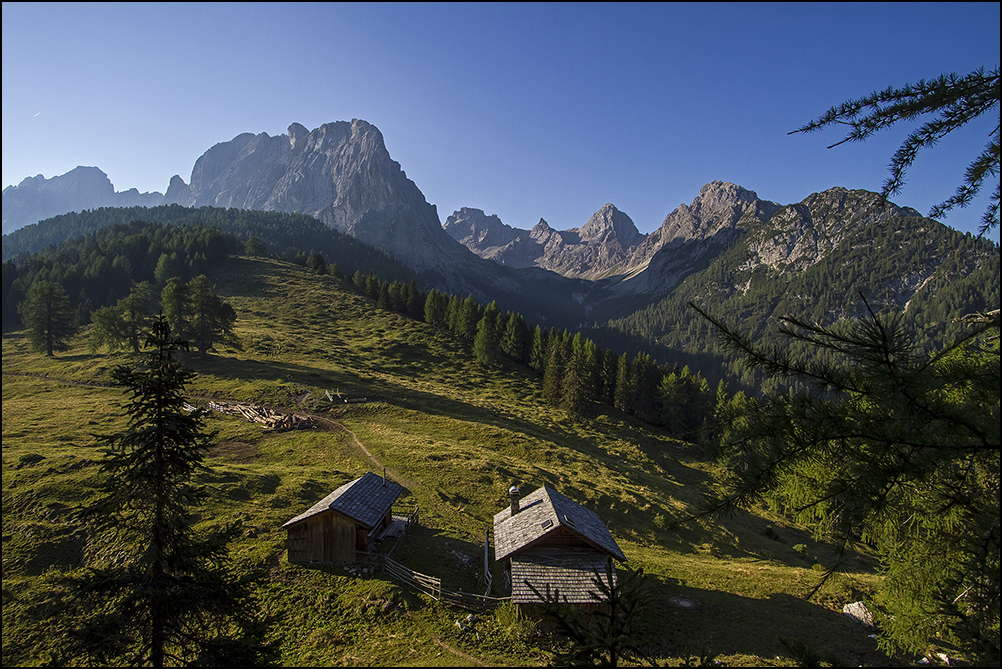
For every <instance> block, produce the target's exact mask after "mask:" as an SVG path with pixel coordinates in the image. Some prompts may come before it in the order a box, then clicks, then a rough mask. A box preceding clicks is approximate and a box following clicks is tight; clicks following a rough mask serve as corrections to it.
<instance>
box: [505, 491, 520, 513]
mask: <svg viewBox="0 0 1002 669" xmlns="http://www.w3.org/2000/svg"><path fill="white" fill-rule="evenodd" d="M508 495H509V496H510V497H511V515H513V516H514V515H515V514H516V513H518V510H519V506H518V488H516V487H515V486H512V487H510V488H508Z"/></svg>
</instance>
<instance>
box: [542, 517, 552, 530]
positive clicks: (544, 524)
mask: <svg viewBox="0 0 1002 669" xmlns="http://www.w3.org/2000/svg"><path fill="white" fill-rule="evenodd" d="M540 527H542V528H543V529H544V530H545V529H549V528H551V527H553V521H552V520H550V519H549V518H547V519H546V520H544V521H543V522H542V523H540Z"/></svg>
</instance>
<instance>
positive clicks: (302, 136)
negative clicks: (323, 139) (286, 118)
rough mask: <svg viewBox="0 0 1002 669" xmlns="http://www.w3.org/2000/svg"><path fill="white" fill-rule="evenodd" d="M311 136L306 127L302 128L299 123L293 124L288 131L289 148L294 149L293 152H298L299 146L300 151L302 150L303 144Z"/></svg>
mask: <svg viewBox="0 0 1002 669" xmlns="http://www.w3.org/2000/svg"><path fill="white" fill-rule="evenodd" d="M309 134H310V131H309V130H307V129H306V127H305V126H302V125H300V124H299V123H293V124H292V125H290V126H289V130H288V136H289V147H290V148H292V150H293V151H295V150H296V146H297V145H298V146H299V148H300V149H302V148H303V142H304V141H305V140H306V138H307V137H308V136H309Z"/></svg>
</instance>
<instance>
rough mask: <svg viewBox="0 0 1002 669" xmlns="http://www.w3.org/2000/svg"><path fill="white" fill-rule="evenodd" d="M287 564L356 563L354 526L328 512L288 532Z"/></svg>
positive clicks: (342, 517)
mask: <svg viewBox="0 0 1002 669" xmlns="http://www.w3.org/2000/svg"><path fill="white" fill-rule="evenodd" d="M286 548H287V549H288V551H289V562H338V561H341V562H352V561H353V560H354V559H355V522H354V521H353V520H351V519H350V518H348V517H346V516H342V515H341V514H340V513H337V512H335V511H327V512H324V513H321V514H318V515H316V516H313V517H311V518H307V519H306V520H304V521H303V522H301V523H297V524H295V525H293V526H292V527H290V528H289V529H288V539H287V540H286Z"/></svg>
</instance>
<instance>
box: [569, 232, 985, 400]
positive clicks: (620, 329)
mask: <svg viewBox="0 0 1002 669" xmlns="http://www.w3.org/2000/svg"><path fill="white" fill-rule="evenodd" d="M917 222H918V223H917ZM779 234H780V232H779V231H777V230H775V229H773V228H770V227H766V226H763V227H761V228H757V229H753V230H751V231H749V233H748V234H747V235H746V236H745V237H744V238H743V239H741V240H740V241H738V242H737V243H735V244H734V245H733V246H731V247H730V248H729V249H728V250H727V251H726V252H724V253H723V254H721V255H720V256H718V257H717V258H715V259H714V260H713V261H712V262H710V264H709V266H708V267H707V268H706V269H704V270H702V271H699V272H696V273H694V274H692V275H690V276H689V277H688V278H687V279H686V280H685V281H683V282H682V284H681V285H679V286H678V287H677V288H676V289H675V290H674V291H672V292H671V293H670V294H669V295H667V296H665V297H664V298H663V299H661V300H659V301H658V302H656V303H654V304H651V305H649V306H647V307H644V308H642V309H639V310H638V311H636V312H635V313H633V314H631V315H629V316H627V317H624V318H619V319H613V320H610V321H608V322H607V323H605V324H602V325H600V326H599V327H597V328H596V329H595V330H594V331H590V332H589V334H590V336H593V337H594V338H595V339H596V341H600V342H602V343H603V345H610V346H612V345H616V344H617V343H620V342H621V343H622V344H629V346H631V347H633V348H634V349H637V348H646V349H647V350H649V351H650V353H651V355H652V356H654V357H655V358H657V359H659V360H662V361H665V362H672V361H676V362H683V363H694V361H701V364H702V365H703V366H704V367H705V368H706V369H707V370H711V371H712V370H713V368H717V369H720V367H718V366H720V365H722V369H721V372H724V371H726V373H727V374H729V375H730V376H731V377H732V378H736V379H740V381H741V382H742V383H743V384H744V385H745V386H747V387H750V388H758V387H760V385H761V383H762V379H761V378H756V377H755V376H754V375H752V374H751V373H750V372H747V371H744V370H743V369H742V368H741V366H740V364H739V363H737V362H736V360H734V359H732V358H724V357H721V356H720V354H719V352H718V351H719V349H718V348H717V345H716V341H715V333H714V331H713V329H712V327H711V326H710V325H709V323H707V321H706V320H705V319H703V318H702V317H701V316H700V315H699V314H698V313H696V312H695V311H694V310H693V309H692V308H691V307H690V306H689V303H690V302H693V303H696V304H698V305H699V306H700V307H701V308H703V309H705V310H707V311H708V312H709V313H712V314H715V315H716V316H717V317H719V318H721V319H722V320H724V321H725V322H728V323H731V324H732V325H734V326H735V327H737V328H739V329H740V330H741V331H743V332H745V333H747V334H748V335H750V336H752V337H753V338H754V339H755V340H756V341H758V342H760V343H761V344H762V345H763V346H773V345H776V344H778V343H779V328H778V320H777V319H778V318H779V317H781V316H784V315H787V314H790V315H794V316H796V317H797V318H800V319H803V320H807V321H812V322H817V323H819V324H822V325H828V324H831V323H834V322H838V321H841V320H844V319H849V318H858V317H860V316H862V315H864V314H865V313H866V306H865V304H864V301H863V298H865V300H866V302H867V303H869V304H870V306H871V307H873V308H874V309H875V310H877V311H878V312H880V313H883V314H891V313H899V314H901V315H902V316H903V317H904V318H905V319H906V320H907V322H908V323H909V324H910V325H911V327H913V328H914V329H915V330H916V331H917V337H918V341H920V342H922V343H924V344H926V345H928V346H930V347H931V346H935V345H938V344H941V343H942V342H943V341H944V340H945V339H947V338H949V337H951V336H955V335H957V334H958V333H959V332H960V331H961V328H960V326H958V325H956V324H954V323H953V320H954V319H955V318H958V317H960V316H962V315H963V314H967V313H972V312H974V311H979V310H982V311H983V310H991V309H996V308H998V305H999V248H998V246H997V245H996V244H994V243H992V242H990V241H987V240H984V239H977V238H972V237H971V236H970V235H963V234H961V233H959V232H957V231H955V230H952V229H950V228H948V227H946V226H944V225H941V224H939V223H937V222H935V221H932V220H930V219H917V218H898V217H891V218H886V219H884V220H880V221H877V222H874V223H871V224H868V225H865V226H858V227H857V228H856V229H855V230H854V231H853V234H851V235H847V236H845V237H844V238H843V239H842V240H841V242H840V243H838V244H837V245H836V246H835V247H834V248H833V250H832V251H831V252H830V253H828V254H827V255H825V256H824V257H823V258H821V259H820V260H819V261H817V262H815V263H813V264H808V265H807V266H806V267H796V268H793V267H786V266H770V265H768V264H766V263H763V262H761V261H760V260H759V261H758V262H756V260H758V259H759V258H760V256H759V254H758V253H756V252H753V251H752V248H761V245H762V243H763V241H769V240H770V239H771V238H772V236H775V235H779ZM861 295H862V297H861ZM622 344H620V345H622ZM783 345H784V346H786V345H788V344H787V343H786V342H784V343H783ZM793 346H794V349H793V352H794V353H805V354H807V353H809V354H810V355H820V353H819V352H818V351H808V349H807V348H806V347H803V346H802V345H798V344H793ZM714 360H716V361H718V362H716V364H715V363H714Z"/></svg>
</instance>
